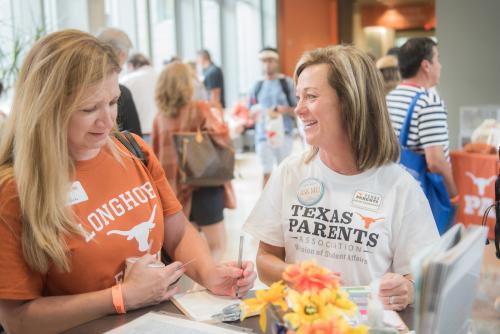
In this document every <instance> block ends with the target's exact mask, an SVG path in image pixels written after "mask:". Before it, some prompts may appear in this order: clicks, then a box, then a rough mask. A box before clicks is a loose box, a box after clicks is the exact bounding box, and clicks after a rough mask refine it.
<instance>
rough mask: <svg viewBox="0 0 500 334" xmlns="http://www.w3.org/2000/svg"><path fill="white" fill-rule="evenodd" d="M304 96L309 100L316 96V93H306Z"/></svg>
mask: <svg viewBox="0 0 500 334" xmlns="http://www.w3.org/2000/svg"><path fill="white" fill-rule="evenodd" d="M306 98H307V99H309V100H312V99H315V98H316V95H312V94H307V95H306Z"/></svg>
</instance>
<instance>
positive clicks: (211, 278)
mask: <svg viewBox="0 0 500 334" xmlns="http://www.w3.org/2000/svg"><path fill="white" fill-rule="evenodd" d="M256 278H257V274H256V273H255V270H254V266H253V263H252V262H249V261H245V262H243V264H242V268H239V267H238V265H237V264H236V262H228V263H223V264H219V265H217V266H215V268H214V269H213V270H211V271H210V272H209V273H208V277H207V278H206V280H205V282H204V284H205V286H206V288H208V289H209V290H210V291H211V292H212V293H214V294H216V295H224V296H231V297H234V298H238V297H241V296H244V295H246V294H247V292H248V291H249V290H250V289H251V288H252V287H253V284H254V282H255V279H256ZM236 293H238V295H236Z"/></svg>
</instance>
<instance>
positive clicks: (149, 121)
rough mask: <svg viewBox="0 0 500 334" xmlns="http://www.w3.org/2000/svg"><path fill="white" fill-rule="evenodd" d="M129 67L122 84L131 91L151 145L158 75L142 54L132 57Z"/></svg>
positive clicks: (121, 80) (142, 126)
mask: <svg viewBox="0 0 500 334" xmlns="http://www.w3.org/2000/svg"><path fill="white" fill-rule="evenodd" d="M127 66H128V73H127V74H126V75H124V76H123V77H122V78H121V79H120V82H121V83H122V84H123V85H124V86H126V87H127V88H128V89H130V92H131V93H132V97H133V98H134V102H135V106H136V107H137V113H138V114H139V120H140V122H141V129H142V133H143V138H144V140H145V141H146V142H147V143H151V131H152V128H153V119H154V117H155V115H156V112H157V109H156V103H155V86H156V80H157V78H158V75H157V73H156V71H155V69H154V68H153V66H151V62H150V61H149V59H148V58H146V56H144V55H143V54H142V53H136V54H133V55H132V56H130V58H129V59H128V61H127Z"/></svg>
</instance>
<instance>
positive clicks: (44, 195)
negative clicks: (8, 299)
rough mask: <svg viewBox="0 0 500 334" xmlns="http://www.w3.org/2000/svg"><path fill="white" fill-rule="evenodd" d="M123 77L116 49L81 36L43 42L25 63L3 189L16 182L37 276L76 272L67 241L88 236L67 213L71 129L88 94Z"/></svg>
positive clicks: (7, 138)
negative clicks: (56, 270)
mask: <svg viewBox="0 0 500 334" xmlns="http://www.w3.org/2000/svg"><path fill="white" fill-rule="evenodd" d="M119 71H120V66H119V64H118V59H117V57H116V55H115V53H114V52H113V50H112V49H111V47H110V46H107V45H106V44H104V43H102V42H100V41H98V40H97V39H96V38H95V37H93V36H92V35H89V34H87V33H84V32H81V31H78V30H63V31H59V32H55V33H52V34H50V35H48V36H46V37H44V38H42V39H41V40H39V41H38V42H37V43H36V44H35V45H34V46H33V48H32V49H31V50H30V52H29V53H28V54H27V56H26V58H25V60H24V62H23V65H22V67H21V71H20V73H19V78H18V80H17V84H16V90H15V92H16V93H15V96H14V100H13V105H12V112H11V115H10V117H9V119H8V122H7V124H6V126H5V129H4V131H5V132H4V137H3V138H2V141H1V144H0V186H6V184H7V183H8V182H10V181H15V184H16V186H17V193H18V196H19V202H20V207H21V219H22V249H23V255H24V258H25V260H26V262H27V263H28V265H29V267H30V268H31V269H33V270H35V271H38V272H41V273H46V272H47V271H48V268H49V266H50V264H51V262H52V263H54V264H55V265H56V266H58V267H59V268H61V269H63V270H66V271H69V269H70V266H69V261H68V256H67V253H66V252H67V247H66V243H65V237H66V236H67V235H68V234H70V233H76V234H81V232H80V231H79V230H78V227H77V222H75V217H74V214H73V213H72V212H71V210H70V209H69V207H68V206H67V199H68V192H69V188H70V178H71V175H72V174H73V173H74V163H73V160H72V159H71V158H70V156H69V149H68V123H69V119H70V117H71V115H72V114H73V113H74V112H75V111H76V108H77V105H79V104H80V103H81V100H82V98H83V95H84V94H85V90H86V89H88V87H90V86H91V85H95V84H97V83H99V82H101V81H102V80H103V79H105V78H106V77H107V76H108V75H110V74H111V73H113V72H116V73H118V72H119Z"/></svg>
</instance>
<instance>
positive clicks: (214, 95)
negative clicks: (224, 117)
mask: <svg viewBox="0 0 500 334" xmlns="http://www.w3.org/2000/svg"><path fill="white" fill-rule="evenodd" d="M197 62H198V64H199V65H200V66H201V68H202V69H203V85H204V86H205V88H206V89H207V92H208V97H209V101H210V102H211V103H212V104H213V105H215V106H218V107H219V108H225V107H226V101H225V97H224V75H223V74H222V70H221V68H220V67H218V66H217V65H215V64H214V63H213V61H212V57H211V56H210V52H208V50H200V51H198V59H197Z"/></svg>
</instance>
